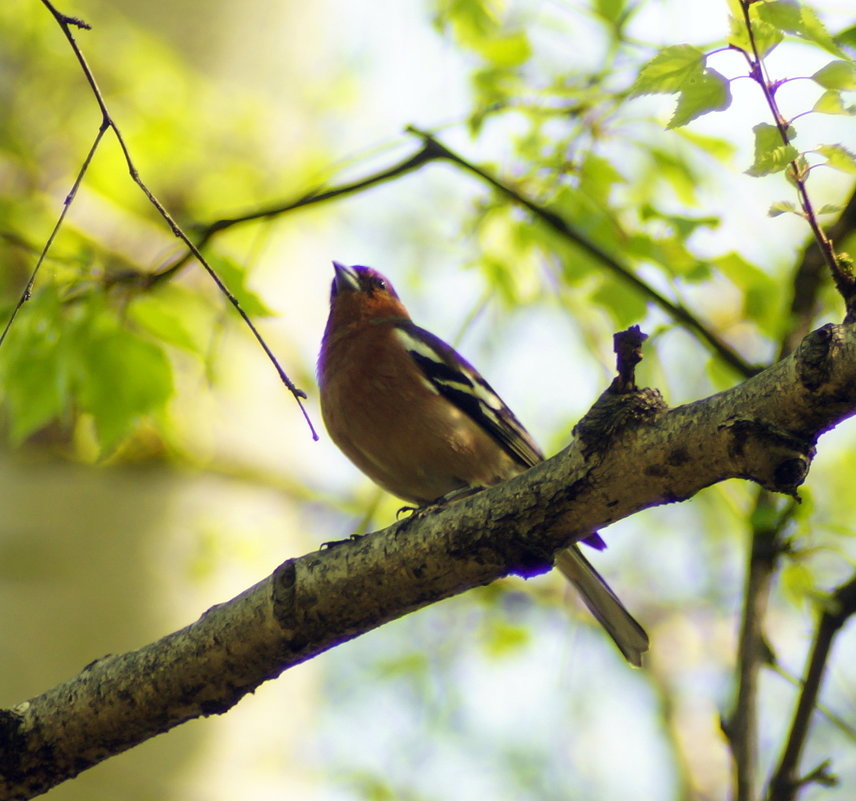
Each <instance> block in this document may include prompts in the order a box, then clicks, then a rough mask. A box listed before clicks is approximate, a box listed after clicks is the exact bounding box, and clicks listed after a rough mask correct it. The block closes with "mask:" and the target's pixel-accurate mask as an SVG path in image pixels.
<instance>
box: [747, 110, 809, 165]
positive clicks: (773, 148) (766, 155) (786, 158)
mask: <svg viewBox="0 0 856 801" xmlns="http://www.w3.org/2000/svg"><path fill="white" fill-rule="evenodd" d="M752 130H753V131H754V132H755V160H754V161H753V162H752V166H751V167H750V168H749V169H748V170H746V173H747V174H748V175H753V176H755V177H759V176H762V175H769V174H770V173H774V172H781V171H782V170H784V169H785V167H787V166H788V164H790V163H791V162H792V161H794V160H795V159H796V158H797V156H798V155H799V151H798V150H797V149H796V148H795V147H794V146H793V145H790V144H788V145H786V144H785V143H784V142H782V137H781V134H780V133H779V129H778V128H776V126H775V125H770V124H769V123H766V122H762V123H760V124H758V125H756V126H755V127H754V128H753V129H752Z"/></svg>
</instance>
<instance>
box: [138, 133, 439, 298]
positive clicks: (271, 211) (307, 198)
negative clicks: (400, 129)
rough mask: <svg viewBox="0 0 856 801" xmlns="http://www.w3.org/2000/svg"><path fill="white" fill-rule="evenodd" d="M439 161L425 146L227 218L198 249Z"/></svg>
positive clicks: (203, 228)
mask: <svg viewBox="0 0 856 801" xmlns="http://www.w3.org/2000/svg"><path fill="white" fill-rule="evenodd" d="M439 158H442V156H440V155H438V154H437V153H436V152H435V151H434V149H433V148H431V147H430V146H428V145H426V146H423V147H422V149H421V150H420V151H418V152H417V153H414V154H413V155H412V156H408V157H407V158H406V159H404V160H403V161H401V162H399V163H398V164H394V165H393V166H392V167H387V168H386V169H384V170H381V171H380V172H377V173H374V174H372V175H369V176H366V177H365V178H361V179H360V180H358V181H353V182H351V183H347V184H342V185H341V186H336V187H332V188H329V189H317V190H314V191H312V192H308V193H306V194H304V195H301V196H300V197H299V198H297V199H296V200H287V201H283V202H281V203H273V204H271V205H269V206H264V207H262V208H260V209H253V210H252V211H248V212H245V213H244V214H239V215H236V216H234V217H224V218H222V219H219V220H215V221H214V222H211V223H206V224H203V225H200V226H197V231H198V232H199V235H198V237H197V240H196V246H197V247H198V248H202V247H204V246H205V245H206V244H207V243H208V242H209V241H210V240H211V239H213V238H214V237H215V236H216V235H217V234H219V233H220V232H221V231H225V230H227V229H229V228H232V227H234V226H237V225H242V224H244V223H248V222H253V221H255V220H264V219H270V218H272V217H278V216H280V215H282V214H287V213H288V212H292V211H297V210H298V209H303V208H307V207H308V206H312V205H315V204H317V203H324V202H326V201H329V200H336V199H338V198H343V197H347V196H348V195H353V194H355V193H356V192H362V191H363V190H365V189H369V188H371V187H373V186H376V185H377V184H380V183H384V182H385V181H390V180H393V179H395V178H398V177H399V176H402V175H405V174H407V173H409V172H412V171H413V170H417V169H419V168H420V167H422V166H423V165H424V164H427V163H428V162H429V161H434V160H437V159H439ZM190 257H191V254H190V253H185V254H183V255H182V256H180V257H179V258H178V259H177V260H176V261H175V262H173V263H172V264H170V265H169V266H167V267H165V268H164V269H162V270H160V271H158V272H156V273H152V274H150V275H149V276H148V277H147V282H146V283H147V285H149V286H150V285H152V284H155V283H157V282H159V281H162V280H164V279H168V278H170V277H171V276H173V275H174V274H175V273H176V272H177V271H178V270H180V269H181V268H182V267H183V266H184V265H185V264H186V263H187V262H188V261H189V260H190Z"/></svg>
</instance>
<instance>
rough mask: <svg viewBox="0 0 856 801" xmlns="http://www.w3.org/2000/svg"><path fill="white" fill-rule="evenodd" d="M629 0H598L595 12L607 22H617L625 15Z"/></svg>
mask: <svg viewBox="0 0 856 801" xmlns="http://www.w3.org/2000/svg"><path fill="white" fill-rule="evenodd" d="M626 8H627V0H596V2H595V4H594V10H595V13H596V14H597V15H598V16H600V17H602V18H603V19H605V20H606V21H607V22H610V23H613V24H617V23H619V22H621V20H622V18H623V17H624V13H625V9H626Z"/></svg>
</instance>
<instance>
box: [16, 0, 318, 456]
mask: <svg viewBox="0 0 856 801" xmlns="http://www.w3.org/2000/svg"><path fill="white" fill-rule="evenodd" d="M42 3H43V4H44V6H45V7H46V8H47V9H48V11H50V13H51V14H52V15H53V17H54V19H55V20H56V21H57V24H58V25H59V26H60V28H61V29H62V32H63V33H64V34H65V37H66V39H68V42H69V44H70V45H71V48H72V50H73V51H74V54H75V56H76V58H77V60H78V62H79V63H80V67H81V69H82V70H83V74H84V76H85V78H86V81H87V83H88V84H89V87H90V89H91V90H92V93H93V95H94V96H95V100H96V102H97V103H98V107H99V109H100V110H101V118H102V122H101V128H100V130H99V133H100V134H102V135H103V133H104V131H106V129H107V128H110V129H112V131H113V133H114V135H115V136H116V139H117V141H118V142H119V147H120V148H121V149H122V154H123V155H124V157H125V163H126V164H127V167H128V172H129V173H130V175H131V178H132V179H133V181H134V183H136V184H137V186H139V187H140V189H141V190H142V192H143V194H144V195H145V196H146V198H147V199H148V201H149V203H151V204H152V206H154V208H155V209H156V211H157V212H158V214H160V216H161V217H162V218H163V219H164V220H165V221H166V223H167V225H169V227H170V229H171V230H172V232H173V234H174V235H175V236H176V237H178V238H179V239H180V240H181V241H182V242H184V244H185V245H186V246H187V247H188V249H189V250H190V252H191V253H192V254H193V256H194V257H195V258H196V259H197V261H198V262H199V263H200V264H201V265H202V267H203V268H204V269H205V271H206V272H207V273H208V275H209V276H211V279H212V280H213V281H214V283H215V284H216V285H217V288H218V289H219V290H220V291H221V292H222V293H223V295H225V297H226V299H227V300H228V301H229V303H231V304H232V306H233V307H234V308H235V310H236V311H237V312H238V314H239V315H240V316H241V319H243V321H244V323H245V324H246V325H247V327H248V328H249V329H250V331H251V332H252V334H253V336H254V337H255V338H256V341H257V342H258V343H259V345H260V346H261V348H262V350H263V351H264V352H265V354H266V355H267V357H268V359H269V360H270V361H271V363H272V364H273V366H274V368H275V369H276V371H277V373H278V374H279V378H280V380H281V381H282V383H283V384H284V385H285V387H286V388H287V389H288V391H289V392H291V394H292V395H293V396H294V399H295V400H296V401H297V405H298V406H299V407H300V411H301V412H302V413H303V417H304V419H305V420H306V423H307V425H308V426H309V430H310V432H311V434H312V438H313V439H316V440H317V439H318V434H317V432H316V431H315V428H314V426H313V425H312V421H311V420H310V419H309V413H308V412H307V411H306V408H305V407H304V405H303V399H305V398H306V393H305V392H304V391H303V390H302V389H298V387H297V386H295V384H294V383H293V382H292V380H291V379H290V378H289V377H288V375H287V374H286V372H285V370H283V368H282V366H281V365H280V363H279V361H278V360H277V358H276V356H274V354H273V352H272V351H271V349H270V348H269V347H268V344H267V342H265V340H264V338H263V337H262V335H261V334H260V333H259V331H258V329H257V328H256V326H255V325H254V324H253V322H252V320H251V319H250V318H249V316H248V315H247V313H246V312H245V311H244V309H243V308H242V306H241V304H240V303H239V301H238V299H237V298H236V297H235V296H234V295H233V294H232V293H231V292H230V291H229V289H228V287H227V286H226V285H225V284H224V283H223V281H222V280H221V279H220V277H219V276H218V275H217V273H216V272H215V271H214V269H213V268H212V267H211V265H210V264H209V263H208V262H207V260H206V259H205V257H204V256H203V255H202V253H201V252H200V250H199V248H198V247H197V246H196V245H195V244H194V243H193V242H192V241H191V239H190V237H188V236H187V234H185V233H184V231H183V230H182V229H181V227H180V226H179V225H178V223H177V222H176V221H175V220H174V219H173V218H172V216H171V215H170V214H169V212H168V211H167V210H166V208H165V207H164V205H163V204H162V203H161V202H160V201H159V200H158V199H157V197H155V195H154V193H153V192H152V191H151V190H150V189H149V188H148V186H147V185H146V184H145V182H144V181H143V180H142V178H141V177H140V174H139V172H138V171H137V168H136V165H135V164H134V161H133V159H132V158H131V153H130V151H129V149H128V146H127V144H126V143H125V139H124V137H123V136H122V132H121V131H120V130H119V127H118V126H117V125H116V122H115V121H114V120H113V118H112V116H111V115H110V112H109V110H108V109H107V104H106V103H105V101H104V96H103V95H102V94H101V90H100V89H99V88H98V83H97V81H96V80H95V75H94V74H93V72H92V70H91V69H90V68H89V64H88V63H87V62H86V59H85V58H84V56H83V51H82V50H81V49H80V47H79V46H78V44H77V41H76V40H75V38H74V35H73V33H72V31H71V28H72V26H74V27H78V28H89V26H88V25H87V24H86V23H83V22H81V20H78V19H75V18H74V17H69V16H66V15H65V14H62V13H61V12H60V11H58V10H57V9H56V8H55V7H54V5H53V4H52V3H51V2H50V0H42ZM98 141H100V136H99V139H98V140H96V145H97V144H98ZM91 155H92V154H91V153H90V158H91ZM66 208H67V207H66ZM60 221H61V220H60ZM28 290H29V286H28V289H27V291H28ZM7 328H8V325H7Z"/></svg>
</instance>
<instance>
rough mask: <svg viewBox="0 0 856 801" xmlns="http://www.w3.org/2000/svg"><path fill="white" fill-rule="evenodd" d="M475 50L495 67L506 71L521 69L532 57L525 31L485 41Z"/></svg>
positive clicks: (475, 47)
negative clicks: (514, 68) (508, 69)
mask: <svg viewBox="0 0 856 801" xmlns="http://www.w3.org/2000/svg"><path fill="white" fill-rule="evenodd" d="M473 49H474V50H475V51H476V52H477V53H478V54H479V55H480V56H481V57H482V58H484V59H485V60H486V61H489V62H490V63H491V64H492V65H493V66H495V67H501V68H504V69H507V68H509V67H519V66H520V65H521V64H525V63H526V62H527V61H528V60H529V58H530V57H531V56H532V46H531V45H530V44H529V37H528V36H527V35H526V34H525V33H524V32H523V31H519V32H517V33H510V34H506V35H504V36H497V37H494V38H490V39H484V40H482V41H480V42H478V43H476V44H475V45H474V46H473Z"/></svg>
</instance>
